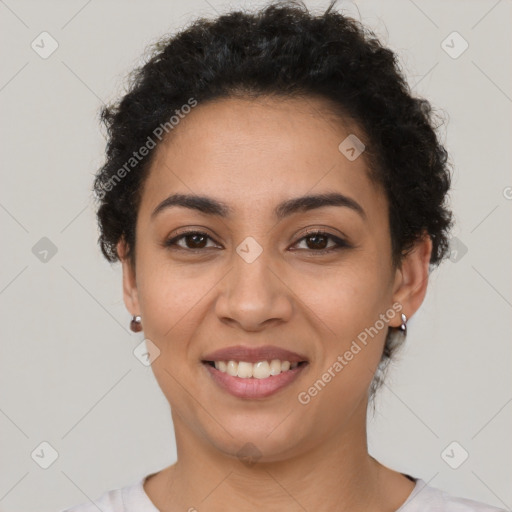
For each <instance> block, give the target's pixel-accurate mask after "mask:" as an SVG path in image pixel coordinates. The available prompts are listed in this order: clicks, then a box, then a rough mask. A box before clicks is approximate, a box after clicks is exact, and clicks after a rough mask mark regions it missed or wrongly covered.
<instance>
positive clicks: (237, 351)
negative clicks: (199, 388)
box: [202, 345, 307, 363]
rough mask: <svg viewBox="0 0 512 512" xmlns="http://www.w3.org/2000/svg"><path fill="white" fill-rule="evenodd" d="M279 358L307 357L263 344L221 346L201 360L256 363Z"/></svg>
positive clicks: (282, 359) (289, 359)
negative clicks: (254, 345) (259, 345)
mask: <svg viewBox="0 0 512 512" xmlns="http://www.w3.org/2000/svg"><path fill="white" fill-rule="evenodd" d="M272 359H279V360H280V361H290V363H300V362H301V361H307V357H305V356H304V355H301V354H297V353H296V352H292V351H291V350H286V349H284V348H280V347H275V346H272V345H264V346H261V347H248V346H244V345H236V346H233V347H226V348H221V349H219V350H215V351H214V352H210V353H209V354H206V355H205V356H204V357H203V358H202V360H203V361H246V362H248V363H257V362H258V361H271V360H272Z"/></svg>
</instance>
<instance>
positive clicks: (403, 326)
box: [399, 313, 407, 335]
mask: <svg viewBox="0 0 512 512" xmlns="http://www.w3.org/2000/svg"><path fill="white" fill-rule="evenodd" d="M399 329H400V330H401V331H402V333H403V334H404V335H405V334H407V317H406V316H405V315H404V314H403V313H402V324H401V325H400V327H399Z"/></svg>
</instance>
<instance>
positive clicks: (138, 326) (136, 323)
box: [130, 315, 142, 332]
mask: <svg viewBox="0 0 512 512" xmlns="http://www.w3.org/2000/svg"><path fill="white" fill-rule="evenodd" d="M130 329H131V330H132V331H133V332H140V331H142V318H141V317H140V316H138V315H134V316H132V321H131V322H130Z"/></svg>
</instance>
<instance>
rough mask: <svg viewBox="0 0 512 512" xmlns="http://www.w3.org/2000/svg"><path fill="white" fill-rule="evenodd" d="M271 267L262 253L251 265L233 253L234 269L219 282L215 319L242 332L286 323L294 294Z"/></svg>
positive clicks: (291, 310) (290, 311)
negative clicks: (220, 285)
mask: <svg viewBox="0 0 512 512" xmlns="http://www.w3.org/2000/svg"><path fill="white" fill-rule="evenodd" d="M274 267H277V265H275V264H274V265H273V264H272V262H271V261H269V260H268V259H267V257H266V256H265V251H263V253H262V254H261V255H260V256H259V257H258V258H257V259H256V260H255V261H253V262H251V263H248V262H247V261H245V260H244V259H243V258H241V257H240V256H239V255H238V254H236V253H234V255H233V268H232V270H231V271H230V272H228V274H227V275H226V277H225V278H224V279H223V280H222V282H221V283H222V287H221V289H220V292H219V296H218V297H217V300H216V303H215V312H216V314H217V317H218V318H219V319H220V320H221V321H222V322H224V323H227V324H231V325H232V326H235V325H236V326H238V327H239V328H241V329H243V330H245V331H260V330H262V329H265V328H266V327H268V326H269V325H270V324H276V325H278V324H280V323H284V322H287V321H289V320H290V318H291V316H292V313H293V300H292V297H293V294H292V292H291V290H290V288H289V287H288V286H287V284H286V283H285V281H284V279H283V276H282V275H280V272H279V271H278V269H277V268H274ZM281 274H282V272H281Z"/></svg>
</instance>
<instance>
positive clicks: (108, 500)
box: [62, 489, 123, 512]
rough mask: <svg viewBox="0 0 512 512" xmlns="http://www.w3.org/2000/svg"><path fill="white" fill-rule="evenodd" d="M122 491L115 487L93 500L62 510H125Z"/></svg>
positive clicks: (66, 511) (67, 511)
mask: <svg viewBox="0 0 512 512" xmlns="http://www.w3.org/2000/svg"><path fill="white" fill-rule="evenodd" d="M122 492H123V489H113V490H111V491H108V492H106V493H105V494H103V495H102V496H100V497H99V498H97V499H95V500H94V501H93V502H91V501H88V502H87V503H81V504H79V505H75V506H73V507H71V508H67V509H66V510H63V511H62V512H98V509H99V510H101V511H102V512H117V511H120V510H123V500H122V497H121V494H122Z"/></svg>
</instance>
